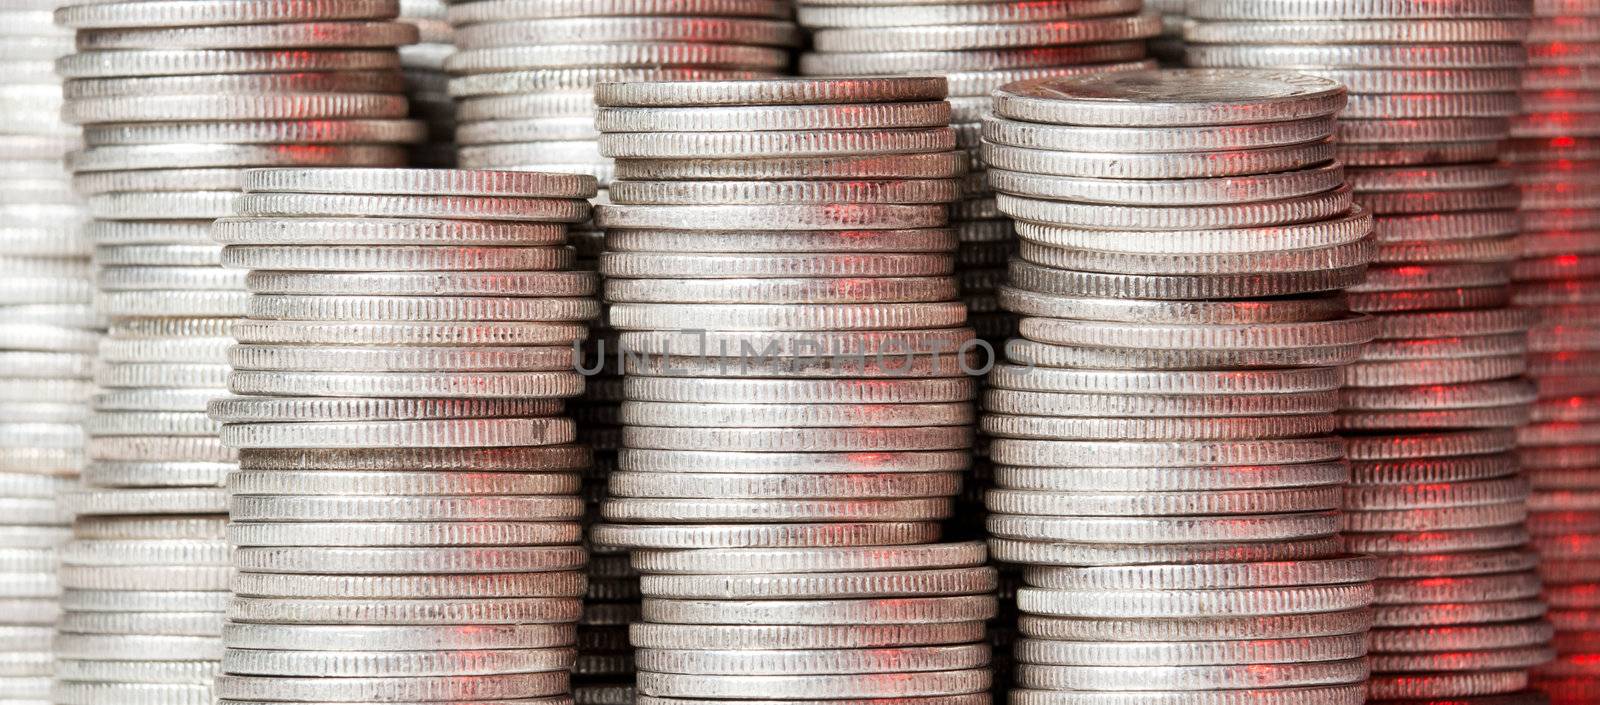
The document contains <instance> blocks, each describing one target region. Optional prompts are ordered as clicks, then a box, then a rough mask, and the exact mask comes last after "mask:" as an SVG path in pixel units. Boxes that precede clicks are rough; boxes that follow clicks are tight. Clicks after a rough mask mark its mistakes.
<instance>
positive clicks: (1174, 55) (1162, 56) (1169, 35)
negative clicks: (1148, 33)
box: [1145, 0, 1188, 66]
mask: <svg viewBox="0 0 1600 705" xmlns="http://www.w3.org/2000/svg"><path fill="white" fill-rule="evenodd" d="M1187 4H1188V0H1149V2H1146V3H1145V7H1148V8H1149V9H1150V10H1152V11H1154V12H1159V13H1161V36H1159V37H1155V38H1154V39H1151V40H1150V53H1151V54H1152V55H1154V56H1155V57H1156V58H1157V59H1158V60H1160V61H1161V65H1162V66H1182V65H1183V22H1184V16H1183V10H1184V7H1185V6H1186V5H1187Z"/></svg>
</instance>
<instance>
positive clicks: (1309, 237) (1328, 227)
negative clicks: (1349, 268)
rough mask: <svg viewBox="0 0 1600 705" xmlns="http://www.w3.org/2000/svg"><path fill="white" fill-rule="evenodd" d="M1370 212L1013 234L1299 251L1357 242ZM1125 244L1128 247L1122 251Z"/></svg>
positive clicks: (1160, 246)
mask: <svg viewBox="0 0 1600 705" xmlns="http://www.w3.org/2000/svg"><path fill="white" fill-rule="evenodd" d="M1372 220H1373V219H1372V216H1371V214H1370V213H1368V212H1367V211H1366V210H1365V209H1363V208H1361V207H1360V206H1359V205H1356V206H1354V207H1352V208H1351V210H1350V212H1349V213H1348V214H1346V215H1344V216H1341V217H1339V218H1334V219H1328V220H1321V221H1316V222H1310V223H1295V224H1289V225H1279V226H1273V227H1268V228H1252V229H1248V230H1237V229H1229V230H1172V231H1160V232H1143V233H1140V232H1120V231H1105V230H1101V229H1095V228H1074V227H1070V226H1060V225H1047V224H1044V223H1030V222H1019V223H1016V224H1015V227H1016V231H1017V235H1018V236H1019V237H1022V238H1026V239H1029V240H1033V241H1036V242H1040V243H1043V244H1046V245H1051V246H1054V247H1078V248H1084V249H1092V250H1100V251H1106V252H1131V253H1148V254H1168V253H1227V252H1263V251H1275V250H1279V249H1283V250H1299V249H1308V248H1316V247H1331V246H1335V245H1341V244H1347V243H1351V242H1356V241H1358V240H1361V239H1362V238H1364V237H1366V236H1367V234H1368V233H1369V232H1371V230H1372ZM1123 248H1126V249H1123Z"/></svg>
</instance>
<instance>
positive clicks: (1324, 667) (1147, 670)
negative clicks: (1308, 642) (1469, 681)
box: [1016, 657, 1370, 690]
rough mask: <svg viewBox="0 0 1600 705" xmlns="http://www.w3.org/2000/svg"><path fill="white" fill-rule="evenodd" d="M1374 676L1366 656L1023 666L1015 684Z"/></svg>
mask: <svg viewBox="0 0 1600 705" xmlns="http://www.w3.org/2000/svg"><path fill="white" fill-rule="evenodd" d="M1369 673H1370V669H1369V667H1368V664H1367V659H1366V658H1364V657H1363V658H1354V659H1347V660H1343V661H1317V662H1309V663H1292V664H1252V665H1243V666H1241V665H1235V666H1043V665H1037V664H1019V665H1018V666H1017V668H1016V674H1017V684H1018V685H1020V686H1023V687H1026V688H1041V689H1051V690H1109V689H1111V688H1112V687H1115V686H1114V684H1119V683H1120V684H1126V683H1130V682H1138V683H1139V684H1140V685H1141V687H1142V689H1156V688H1176V689H1182V690H1211V689H1219V690H1233V689H1238V688H1246V687H1265V688H1281V687H1292V686H1312V685H1338V684H1344V683H1360V682H1361V681H1363V680H1365V679H1366V678H1367V676H1368V674H1369Z"/></svg>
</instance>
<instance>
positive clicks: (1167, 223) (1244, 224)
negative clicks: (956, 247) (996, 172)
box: [995, 186, 1352, 273]
mask: <svg viewBox="0 0 1600 705" xmlns="http://www.w3.org/2000/svg"><path fill="white" fill-rule="evenodd" d="M995 198H996V205H997V206H998V208H999V210H1000V212H1002V213H1005V214H1006V215H1009V216H1012V217H1014V218H1017V219H1019V220H1024V221H1033V222H1042V223H1050V224H1057V225H1079V226H1085V227H1096V228H1106V229H1118V230H1197V229H1212V228H1254V227H1271V226H1274V225H1285V224H1290V223H1298V222H1305V221H1309V220H1322V219H1325V218H1332V217H1336V216H1339V215H1343V214H1345V213H1347V212H1348V211H1349V210H1350V206H1351V203H1352V200H1351V192H1350V190H1349V187H1348V186H1340V187H1338V188H1335V189H1332V190H1328V191H1323V192H1320V193H1313V194H1310V195H1306V196H1297V197H1291V198H1283V199H1278V200H1273V201H1258V202H1228V203H1221V204H1214V205H1189V206H1181V207H1172V206H1143V205H1122V204H1120V203H1086V202H1079V201H1054V200H1044V199H1035V198H1028V197H1024V196H1021V195H1017V194H1013V193H1009V192H1001V193H998V194H997V195H996V197H995ZM1346 249H1348V248H1346ZM1338 265H1343V266H1352V265H1350V264H1347V263H1344V262H1338V261H1337V260H1336V261H1335V262H1334V263H1330V264H1329V265H1328V266H1338ZM1202 273H1204V272H1202Z"/></svg>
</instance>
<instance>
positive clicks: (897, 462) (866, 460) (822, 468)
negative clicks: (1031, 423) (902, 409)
mask: <svg viewBox="0 0 1600 705" xmlns="http://www.w3.org/2000/svg"><path fill="white" fill-rule="evenodd" d="M616 460H617V469H618V470H620V471H625V472H727V473H744V472H772V473H794V472H800V473H861V472H957V471H964V470H966V469H967V468H968V466H969V463H970V459H969V458H967V457H966V454H965V453H964V452H960V451H914V452H893V453H877V454H873V455H871V456H865V457H864V456H863V454H860V453H843V452H834V453H819V452H809V453H751V452H727V451H670V450H646V449H638V448H621V449H619V450H618V453H617V459H616Z"/></svg>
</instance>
